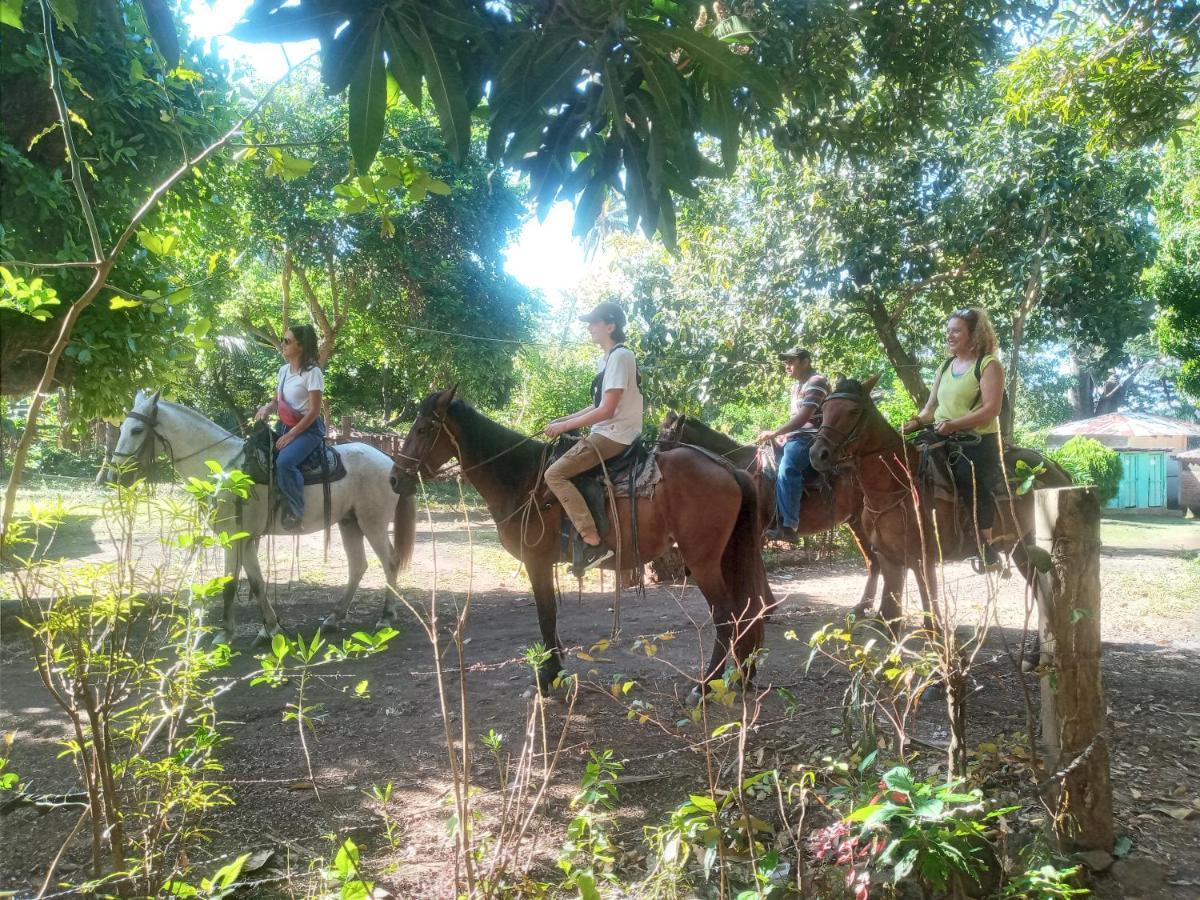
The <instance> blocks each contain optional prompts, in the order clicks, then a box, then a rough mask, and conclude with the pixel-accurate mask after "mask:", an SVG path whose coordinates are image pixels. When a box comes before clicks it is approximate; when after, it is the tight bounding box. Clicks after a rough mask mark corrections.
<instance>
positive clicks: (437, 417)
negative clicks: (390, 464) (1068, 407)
mask: <svg viewBox="0 0 1200 900" xmlns="http://www.w3.org/2000/svg"><path fill="white" fill-rule="evenodd" d="M449 413H450V406H449V404H447V405H446V411H445V412H441V413H439V412H437V410H436V409H435V410H434V412H433V414H432V415H431V416H430V418H431V419H433V421H432V423H430V426H429V427H431V428H432V427H436V428H437V434H435V435H434V437H433V440H431V441H430V442H429V444H428V445H427V446H426V447H425V449H424V450H423V451H422V452H421V455H420V456H409V455H408V454H407V453H398V454H397V455H398V456H401V457H403V458H404V459H406V460H411V461H412V462H413V465H412V466H399V467H398V468H399V469H400V471H401V472H403V473H404V474H405V475H407V476H408V477H409V478H413V477H418V478H423V477H424V476H422V475H421V468H422V467H423V466H425V457H427V456H428V455H429V454H430V453H431V452H433V448H434V447H436V446H437V441H438V438H440V437H441V436H442V432H445V433H446V434H447V435H449V437H450V438H451V440H453V438H454V435H453V434H450V429H449V428H447V427H446V417H447V416H448V415H449ZM413 424H414V425H415V424H416V423H415V422H414V423H413ZM417 430H418V429H416V428H414V429H413V431H417ZM421 430H424V426H422V429H421ZM436 474H437V473H436V472H431V473H430V476H429V477H433V476H434V475H436Z"/></svg>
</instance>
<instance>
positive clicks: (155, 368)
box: [0, 0, 235, 418]
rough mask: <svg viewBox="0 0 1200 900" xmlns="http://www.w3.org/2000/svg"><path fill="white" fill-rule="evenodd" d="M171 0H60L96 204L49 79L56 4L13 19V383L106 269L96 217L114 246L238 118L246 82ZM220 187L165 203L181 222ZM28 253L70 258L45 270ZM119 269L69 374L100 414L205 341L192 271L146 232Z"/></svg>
mask: <svg viewBox="0 0 1200 900" xmlns="http://www.w3.org/2000/svg"><path fill="white" fill-rule="evenodd" d="M161 6H162V4H161V3H159V2H147V3H145V4H143V3H140V2H135V0H110V2H105V3H96V4H93V3H80V4H76V3H50V4H49V8H50V9H51V10H52V11H53V16H52V17H51V19H50V23H51V27H52V29H53V39H54V45H55V47H56V48H57V52H58V55H59V57H60V58H61V81H60V87H61V91H62V94H63V99H64V100H65V103H66V106H67V107H68V108H69V110H70V116H71V122H72V123H73V129H72V131H73V140H74V144H75V151H76V160H75V161H76V164H77V165H78V166H79V177H80V182H81V184H80V185H79V187H82V189H83V190H84V191H86V193H87V196H88V198H89V200H90V204H91V209H90V210H89V211H87V212H84V211H81V207H80V205H79V202H78V198H77V196H76V189H77V185H75V184H73V183H72V174H71V163H72V160H71V159H70V156H69V153H68V150H67V147H66V146H65V144H64V133H63V129H62V128H61V127H60V125H59V114H58V110H57V108H56V103H55V95H54V93H53V92H52V91H51V90H50V89H49V88H48V86H47V59H46V41H45V39H44V36H43V34H42V28H43V21H42V14H41V8H40V5H39V4H38V3H26V4H24V7H23V8H22V7H21V5H20V4H6V11H7V12H6V15H5V16H4V18H3V19H2V20H0V21H2V22H3V24H0V36H2V37H3V40H2V41H0V202H2V204H3V211H4V219H3V224H2V227H0V265H3V266H4V267H5V271H6V273H7V277H6V278H5V279H4V284H3V285H0V295H2V297H0V332H2V333H3V337H2V339H0V345H2V346H0V349H2V353H0V383H2V384H3V391H4V393H5V394H10V395H13V394H15V395H20V394H26V393H28V392H29V391H31V390H32V389H33V388H34V386H35V385H36V384H37V382H38V380H39V378H40V376H41V374H42V370H43V367H44V365H45V361H46V351H47V349H48V348H49V347H50V345H51V344H53V343H54V341H55V338H56V337H57V334H58V331H59V327H60V324H61V320H62V318H63V316H64V314H65V313H66V311H67V308H68V306H69V305H70V303H71V301H72V300H73V299H74V298H75V297H77V296H79V295H80V294H81V293H83V291H84V290H85V289H86V288H87V286H88V284H89V282H90V281H91V280H92V277H93V275H92V273H91V271H89V270H88V269H87V268H86V267H82V266H81V265H80V260H81V259H82V258H88V257H90V255H91V252H92V250H91V244H90V234H89V230H90V228H92V227H94V229H95V233H96V235H97V236H98V238H99V240H100V242H101V244H102V245H103V246H105V247H107V246H111V245H112V243H113V242H114V241H116V240H117V238H118V236H119V235H120V233H121V231H122V229H123V228H125V226H126V225H127V223H128V222H129V220H130V217H131V216H132V215H133V214H134V212H135V211H136V210H137V209H138V207H139V206H140V205H141V204H142V203H144V202H145V200H146V197H147V195H148V194H149V193H150V191H151V190H152V189H153V188H154V186H155V185H156V184H158V183H159V182H161V181H162V180H164V179H165V178H166V177H167V175H168V174H169V173H170V172H171V171H172V170H174V169H176V168H178V167H179V166H180V165H181V164H182V163H183V161H184V160H185V159H186V158H189V157H190V156H194V155H196V154H197V153H198V152H199V151H200V150H201V149H202V148H203V147H204V146H205V145H206V144H207V143H209V142H210V141H211V140H212V139H213V138H214V136H215V135H217V134H218V133H220V132H221V131H222V130H223V129H225V128H227V127H228V126H229V125H230V123H231V122H232V116H233V109H234V105H233V101H234V99H235V94H234V93H233V88H232V87H231V86H230V84H229V82H228V80H227V78H226V73H225V71H224V68H223V67H222V65H221V64H220V63H219V61H218V60H217V59H216V58H215V57H213V56H212V55H210V54H208V53H207V52H205V50H204V48H203V46H202V45H201V44H200V43H198V42H191V43H186V44H185V45H184V46H182V47H181V46H180V44H179V41H178V38H177V37H176V36H175V32H174V31H173V29H171V28H169V27H167V26H166V25H164V22H163V20H162V19H161V18H160V17H156V15H155V13H156V12H159V11H160V7H161ZM17 13H19V14H17ZM169 22H170V17H169V16H168V17H167V19H166V23H168V24H169ZM152 35H153V37H152ZM209 191H210V189H209V186H208V184H207V183H206V182H205V180H204V179H203V177H199V178H195V179H192V180H189V181H187V182H185V183H184V184H181V186H180V187H179V189H178V190H177V192H176V193H175V194H173V195H172V196H171V197H169V198H167V200H166V208H165V210H164V213H163V215H164V216H170V217H172V218H174V219H175V220H177V221H178V220H179V218H180V217H181V216H186V215H188V214H189V213H188V211H189V210H191V209H194V208H197V207H202V206H203V204H204V203H206V202H207V200H208V198H209ZM89 220H91V221H90V222H89ZM152 246H153V247H154V249H156V250H159V251H162V250H164V248H163V247H162V246H161V245H159V244H154V245H152ZM165 249H168V250H169V248H165ZM14 260H15V261H36V262H40V263H57V264H59V265H58V267H47V268H42V269H35V270H33V271H32V272H31V271H30V270H29V269H28V268H25V267H22V266H21V265H20V264H19V263H14V262H13V261H14ZM35 275H36V276H40V277H34V276H35ZM108 284H109V285H110V287H109V288H108V289H106V290H104V291H102V292H101V294H100V296H99V298H98V302H96V303H93V304H90V305H89V306H88V308H87V309H85V310H84V311H83V312H82V314H81V315H80V317H79V321H78V323H77V326H76V328H75V331H74V333H73V336H72V339H71V342H70V344H68V346H67V347H66V359H65V364H64V366H63V367H62V370H61V371H60V373H59V383H61V384H65V385H69V386H71V388H72V389H73V391H74V394H75V403H74V410H75V412H76V414H77V415H79V416H81V417H84V418H86V417H88V416H95V415H98V414H112V413H114V412H116V411H117V410H118V409H120V408H121V404H122V403H124V402H126V401H127V400H128V397H127V394H128V391H129V389H130V386H131V385H132V384H134V383H136V381H137V380H139V379H144V380H146V381H150V380H159V381H165V380H169V379H171V378H173V377H175V376H176V375H177V373H178V372H179V371H181V369H180V367H179V364H180V363H183V362H186V361H187V359H189V358H190V357H191V356H192V355H193V354H194V352H195V350H194V346H193V345H192V342H191V340H190V339H189V338H188V337H186V336H184V335H183V333H182V331H183V328H184V327H185V326H186V324H187V323H188V321H189V319H190V317H191V311H190V309H189V307H188V304H187V301H188V296H189V294H188V292H187V291H184V290H181V288H182V287H183V285H182V283H180V282H177V281H173V280H171V279H169V278H166V277H164V274H163V272H162V269H161V266H160V265H159V260H158V257H157V256H156V254H155V253H153V252H151V250H149V249H147V248H146V246H140V247H139V248H138V249H137V250H136V251H134V252H130V253H127V254H125V255H123V256H122V257H121V258H120V259H119V260H118V261H117V263H116V265H115V266H114V267H113V268H112V270H111V272H110V275H109V279H108ZM139 297H140V298H143V299H137V298H139Z"/></svg>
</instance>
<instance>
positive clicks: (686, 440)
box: [658, 412, 879, 615]
mask: <svg viewBox="0 0 1200 900" xmlns="http://www.w3.org/2000/svg"><path fill="white" fill-rule="evenodd" d="M658 439H659V441H661V442H663V443H669V444H691V445H693V446H695V447H701V448H703V449H705V450H711V451H712V452H713V453H719V454H720V455H721V456H723V457H725V458H726V459H727V460H729V461H730V462H731V463H733V464H734V465H735V466H737V467H738V468H739V469H744V470H745V471H746V472H748V473H749V474H750V477H751V478H753V479H754V481H755V484H756V486H757V488H758V525H759V533H762V532H763V531H766V529H767V526H768V525H770V524H771V520H772V518H774V516H775V479H774V478H770V477H768V476H767V475H766V474H765V473H764V471H763V465H762V461H761V459H760V457H759V452H760V450H759V447H758V446H757V445H755V444H739V443H738V442H737V441H735V440H734V439H733V438H731V437H729V436H728V435H725V434H722V433H721V432H719V431H717V430H716V429H715V428H711V427H710V426H708V425H705V424H704V423H703V422H701V421H700V420H699V419H697V418H696V417H695V416H687V415H680V414H679V413H676V412H669V413H667V415H666V417H665V418H664V419H663V421H662V425H661V426H659V429H658ZM852 468H853V467H852V466H850V465H839V466H838V468H837V469H836V470H835V471H834V473H833V474H832V475H831V476H824V477H823V479H822V480H824V481H825V482H826V484H824V485H820V486H818V485H813V484H811V483H810V484H807V485H805V491H804V502H803V503H801V504H800V522H799V524H797V525H796V531H797V532H798V533H800V534H820V533H821V532H823V531H832V530H833V529H835V528H837V527H838V526H839V525H841V524H843V523H844V524H845V525H846V527H847V528H849V529H850V533H851V534H852V535H854V542H855V544H857V545H858V551H859V552H860V553H861V554H862V555H863V562H864V563H866V566H867V583H866V586H865V587H864V588H863V592H862V596H861V597H860V598H859V600H858V605H857V606H855V607H854V612H855V614H856V615H862V613H864V612H866V611H867V610H868V609H869V608H870V607H871V604H872V603H874V601H875V592H876V590H877V589H878V587H879V560H878V559H876V557H875V551H874V550H872V549H871V548H870V546H869V545H868V544H867V535H866V532H865V531H863V527H862V509H863V497H862V491H861V490H860V489H859V487H858V481H857V480H856V479H855V478H854V475H853V472H852V471H851V469H852ZM818 488H819V489H818Z"/></svg>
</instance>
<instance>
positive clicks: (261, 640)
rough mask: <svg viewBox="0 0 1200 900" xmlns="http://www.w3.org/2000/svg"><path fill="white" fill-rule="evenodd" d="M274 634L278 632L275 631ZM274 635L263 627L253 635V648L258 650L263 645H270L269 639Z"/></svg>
mask: <svg viewBox="0 0 1200 900" xmlns="http://www.w3.org/2000/svg"><path fill="white" fill-rule="evenodd" d="M275 634H278V632H275ZM274 636H275V635H274V634H272V633H271V632H269V631H266V630H265V629H264V630H262V631H259V633H258V634H256V635H255V636H254V644H253V647H254V649H255V650H260V649H262V648H263V647H270V646H271V641H272V640H273V638H274Z"/></svg>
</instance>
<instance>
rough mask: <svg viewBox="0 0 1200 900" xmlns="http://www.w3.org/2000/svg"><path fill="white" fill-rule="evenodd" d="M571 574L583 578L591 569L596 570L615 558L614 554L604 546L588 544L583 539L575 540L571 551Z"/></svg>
mask: <svg viewBox="0 0 1200 900" xmlns="http://www.w3.org/2000/svg"><path fill="white" fill-rule="evenodd" d="M571 556H572V561H571V574H572V575H574V576H575V577H576V578H583V576H584V574H586V573H587V572H588V570H590V569H594V568H596V566H598V565H600V564H601V563H602V562H604V561H605V560H608V559H611V558H612V557H613V552H612V550H611V549H610V548H609V547H606V546H605V545H604V544H596V545H594V546H593V545H592V544H588V543H585V542H584V540H583V538H578V539H577V540H575V542H574V544H573V546H572V550H571Z"/></svg>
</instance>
